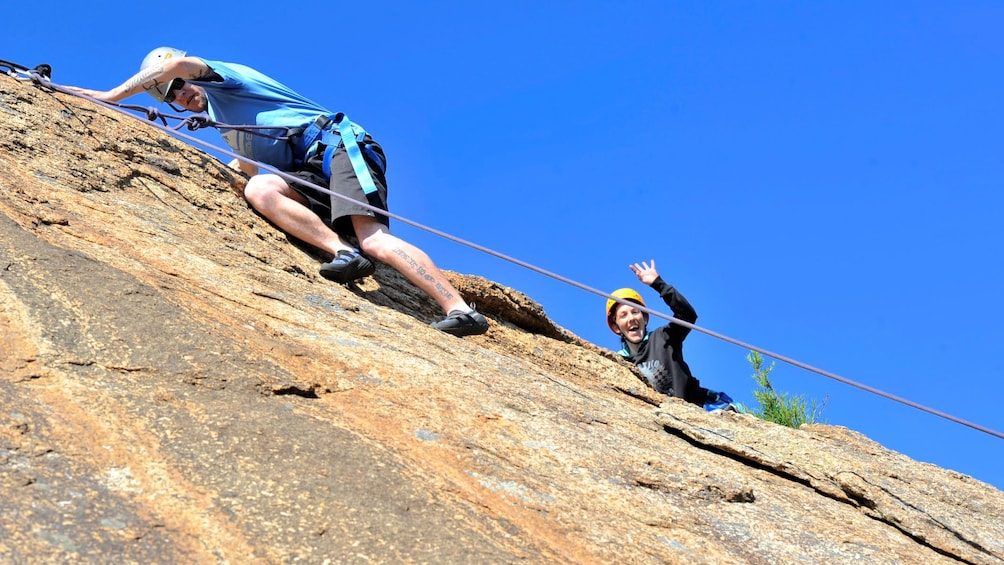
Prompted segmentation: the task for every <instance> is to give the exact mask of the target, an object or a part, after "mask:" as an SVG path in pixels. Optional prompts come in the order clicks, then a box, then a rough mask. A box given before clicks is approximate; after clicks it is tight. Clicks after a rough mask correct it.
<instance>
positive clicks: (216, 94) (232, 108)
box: [190, 59, 332, 170]
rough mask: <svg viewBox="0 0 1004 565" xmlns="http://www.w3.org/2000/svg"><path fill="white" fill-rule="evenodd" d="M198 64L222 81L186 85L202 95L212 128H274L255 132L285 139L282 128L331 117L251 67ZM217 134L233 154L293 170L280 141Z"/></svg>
mask: <svg viewBox="0 0 1004 565" xmlns="http://www.w3.org/2000/svg"><path fill="white" fill-rule="evenodd" d="M203 62H204V63H206V64H207V65H209V66H210V67H211V68H212V69H213V70H214V71H216V73H217V74H219V75H220V76H221V77H223V81H222V82H216V81H195V80H193V81H190V82H192V83H193V84H196V85H198V86H201V87H202V88H204V89H205V90H206V98H207V99H208V101H209V108H208V110H207V111H208V113H209V117H210V118H212V119H213V120H214V121H216V122H220V123H223V124H230V125H257V126H276V128H277V129H275V130H259V131H260V132H261V133H266V134H268V135H272V136H280V135H285V134H286V129H285V128H290V127H292V128H296V127H303V126H306V125H307V124H309V123H310V122H312V121H314V118H316V117H317V116H319V115H322V114H324V115H327V116H330V115H332V112H330V111H328V110H327V109H326V108H324V107H323V106H321V105H320V104H318V103H316V102H314V101H312V100H309V99H307V98H304V97H303V96H301V95H300V94H298V93H296V92H295V91H293V90H292V89H291V88H289V87H288V86H286V85H284V84H281V83H279V82H277V81H276V80H274V79H272V78H270V77H268V76H265V75H263V74H262V73H260V72H258V71H256V70H254V69H252V68H251V67H247V66H244V65H238V64H235V63H223V62H220V61H208V60H206V59H203ZM220 134H221V135H222V136H223V139H224V141H226V142H227V145H229V146H230V147H231V148H232V149H233V150H234V152H235V153H238V154H240V155H242V156H244V157H247V158H249V159H253V160H255V161H260V162H262V163H267V164H269V165H272V166H273V167H276V168H277V169H280V170H288V169H290V168H291V167H292V165H293V152H292V150H291V148H290V145H289V143H288V142H286V141H284V140H279V139H271V138H269V137H265V136H263V135H255V134H253V133H248V132H245V131H240V130H233V129H220Z"/></svg>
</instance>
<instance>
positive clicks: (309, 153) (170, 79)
mask: <svg viewBox="0 0 1004 565" xmlns="http://www.w3.org/2000/svg"><path fill="white" fill-rule="evenodd" d="M73 90H75V91H77V92H79V93H81V94H85V95H88V96H91V97H93V98H96V99H98V100H104V101H109V102H117V101H119V100H122V99H124V98H127V97H129V96H132V95H134V94H138V93H140V92H147V93H148V94H150V95H151V96H153V97H154V98H155V99H157V100H158V101H160V102H165V103H168V104H172V107H175V106H174V105H177V106H180V107H181V108H182V109H184V110H189V111H192V112H206V113H208V114H209V117H210V118H211V119H212V120H213V121H214V122H216V123H219V124H227V125H250V126H267V127H264V128H263V129H252V128H223V127H220V128H219V130H220V134H221V135H222V136H223V139H224V140H225V141H226V142H227V144H228V145H229V146H230V147H231V148H232V149H233V150H234V152H235V153H237V154H238V155H241V156H242V157H245V158H246V159H247V160H245V159H237V160H235V161H234V162H232V163H230V165H231V166H233V167H235V168H239V169H240V170H241V171H243V172H244V173H245V174H247V175H248V176H249V177H250V180H249V181H248V183H247V186H246V187H245V188H244V198H245V199H246V200H247V202H248V203H249V204H250V205H251V206H252V207H253V208H254V209H255V210H256V211H257V212H258V213H259V214H261V215H262V216H264V217H265V218H267V219H268V220H269V221H270V222H272V224H274V225H275V226H277V227H278V228H279V229H280V230H282V231H283V232H285V233H286V234H287V235H288V236H290V238H291V239H292V240H294V241H295V242H297V243H299V242H304V243H306V244H307V245H308V246H309V248H310V249H311V250H312V251H316V253H315V255H317V256H318V257H319V258H321V260H322V265H321V267H320V274H321V275H322V276H323V277H325V278H327V279H330V280H333V281H336V282H340V283H347V282H350V281H353V280H356V279H359V278H362V277H366V276H369V275H371V274H373V272H374V271H375V269H376V266H375V265H374V263H373V260H376V261H380V262H383V263H386V264H388V265H390V266H391V267H393V268H394V269H396V270H397V271H398V272H400V273H401V274H402V275H404V276H405V277H406V278H407V279H408V280H409V281H411V282H412V284H414V285H415V286H417V287H419V288H420V289H422V290H423V291H425V292H426V293H427V294H428V295H429V296H431V297H432V298H433V299H434V300H435V301H436V302H437V303H438V304H439V306H440V307H441V308H443V311H444V312H445V313H446V317H445V318H444V319H442V320H440V321H438V322H435V323H433V324H432V326H433V327H434V328H436V329H439V330H442V331H444V332H447V333H450V334H453V335H456V336H467V335H479V334H483V333H485V332H486V331H488V321H487V320H486V319H485V317H484V316H483V315H481V314H480V313H478V312H477V311H475V310H474V308H473V306H469V305H468V304H467V303H465V301H464V300H463V298H462V297H461V296H460V293H459V292H458V291H457V289H456V288H454V287H453V285H452V284H450V282H449V281H448V280H447V279H446V278H445V277H444V276H443V274H442V272H440V270H439V269H438V268H437V267H436V265H435V264H434V263H433V262H432V259H430V258H429V256H428V255H426V254H425V252H423V251H422V250H421V249H419V248H417V247H415V246H414V245H412V244H410V243H407V242H405V241H404V240H402V239H400V238H398V237H397V236H395V235H393V234H391V232H390V227H389V226H390V219H389V218H388V217H387V216H385V215H383V214H380V213H378V212H374V211H373V210H372V209H370V208H366V207H363V206H360V205H359V203H366V204H368V205H369V206H372V207H374V208H377V209H379V210H383V211H386V210H387V209H388V208H387V183H386V179H385V176H384V171H385V170H386V159H385V156H384V153H383V149H382V148H381V147H380V145H379V144H378V143H377V142H376V141H375V140H373V138H372V137H371V136H370V135H369V134H368V133H366V132H365V130H363V129H362V127H360V126H359V125H358V124H356V123H353V122H351V121H350V120H348V119H347V118H346V117H345V116H344V114H341V113H335V112H331V111H329V110H327V109H326V108H324V107H323V106H321V105H319V104H317V103H315V102H313V101H311V100H309V99H307V98H305V97H303V96H302V95H300V94H298V93H297V92H295V91H293V90H292V89H290V88H288V87H287V86H285V85H283V84H281V83H279V82H278V81H276V80H274V79H272V78H270V77H268V76H266V75H264V74H262V73H260V72H258V71H256V70H254V69H252V68H250V67H247V66H244V65H239V64H236V63H224V62H221V61H210V60H207V59H203V58H200V57H191V56H187V55H186V53H185V52H184V51H181V50H178V49H173V48H170V47H160V48H157V49H154V50H153V51H151V52H150V53H149V54H148V55H147V56H146V58H145V59H143V62H142V64H141V65H140V71H139V72H138V73H137V74H135V75H134V76H132V77H131V78H129V79H128V80H126V81H125V82H124V83H122V84H121V85H119V86H117V87H115V88H113V89H111V90H108V91H96V90H89V89H83V88H74V89H73ZM175 109H176V110H178V111H182V110H179V109H178V108H175ZM273 128H274V129H273ZM284 133H285V134H290V135H289V136H288V137H289V139H286V136H285V135H282V134H284ZM280 138H281V139H280ZM255 162H261V163H266V164H268V165H271V166H273V167H275V168H276V169H278V170H280V171H283V172H287V173H289V174H291V175H293V176H295V177H296V178H298V179H302V180H303V181H305V182H306V183H311V184H314V185H319V186H321V187H326V188H327V189H328V191H330V192H327V191H322V190H317V189H316V188H314V187H312V186H309V185H308V184H304V183H301V182H293V183H290V182H287V180H286V179H285V178H284V177H282V176H279V175H276V174H271V173H268V172H264V173H259V170H258V166H257V164H256V163H255ZM331 193H335V194H338V195H342V196H344V197H346V198H339V197H336V196H334V195H332V194H331ZM356 243H358V247H357V246H356V245H354V244H356Z"/></svg>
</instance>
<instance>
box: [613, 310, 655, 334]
mask: <svg viewBox="0 0 1004 565" xmlns="http://www.w3.org/2000/svg"><path fill="white" fill-rule="evenodd" d="M647 324H648V319H647V317H646V315H645V313H644V312H642V311H641V310H639V309H637V308H635V307H634V306H629V305H627V304H619V305H618V306H617V310H615V311H614V325H615V326H616V327H617V334H619V335H621V336H623V337H624V339H626V340H628V341H629V342H631V343H641V340H643V339H645V326H646V325H647Z"/></svg>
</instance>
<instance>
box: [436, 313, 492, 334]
mask: <svg viewBox="0 0 1004 565" xmlns="http://www.w3.org/2000/svg"><path fill="white" fill-rule="evenodd" d="M432 327H433V328H436V329H437V330H439V331H443V332H446V333H448V334H451V335H455V336H457V337H464V336H467V335H481V334H483V333H485V332H486V331H488V320H486V319H485V317H484V316H482V315H481V314H479V313H478V312H477V311H476V310H474V309H473V307H472V308H471V311H470V312H464V311H462V310H451V311H450V313H449V314H447V315H446V317H445V318H443V319H442V320H440V321H438V322H434V323H433V324H432Z"/></svg>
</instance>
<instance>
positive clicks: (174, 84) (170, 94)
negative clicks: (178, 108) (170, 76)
mask: <svg viewBox="0 0 1004 565" xmlns="http://www.w3.org/2000/svg"><path fill="white" fill-rule="evenodd" d="M184 86H185V81H184V80H183V79H180V78H176V79H174V80H172V81H171V84H169V85H168V86H167V93H166V94H164V102H167V103H168V104H170V103H171V102H174V96H175V92H176V91H178V90H181V88H183V87H184Z"/></svg>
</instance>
